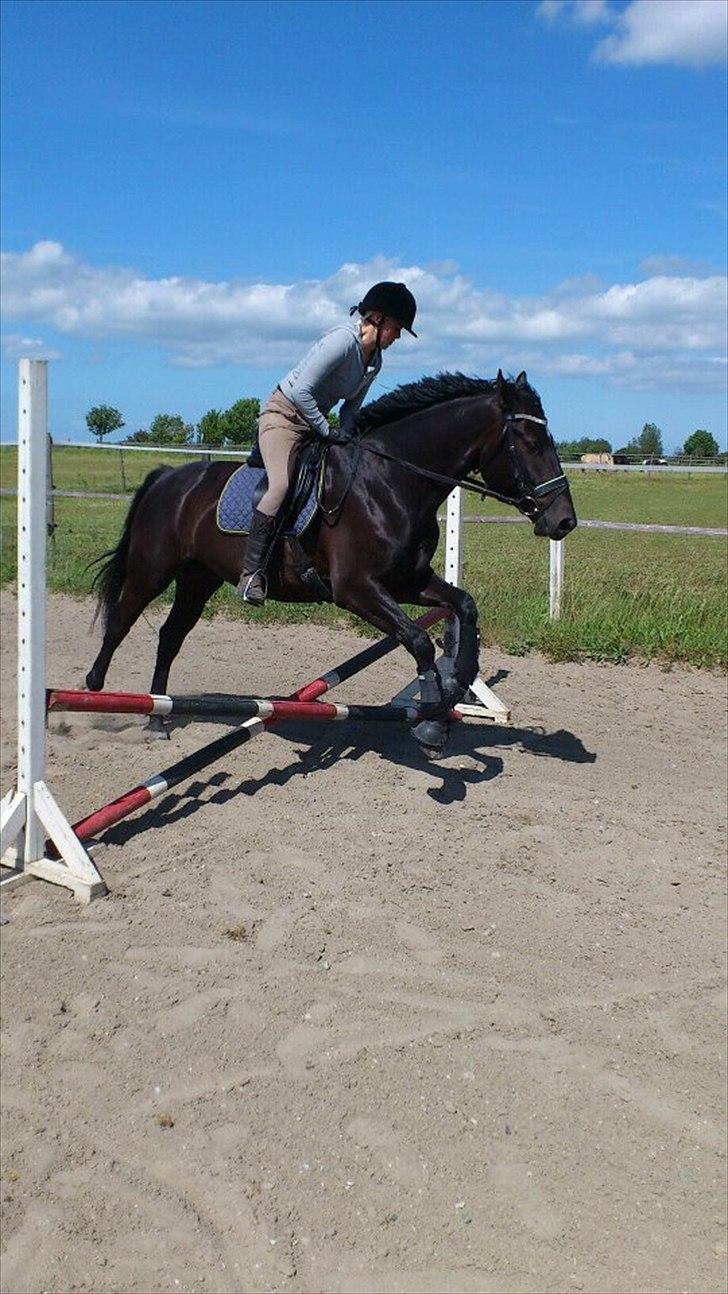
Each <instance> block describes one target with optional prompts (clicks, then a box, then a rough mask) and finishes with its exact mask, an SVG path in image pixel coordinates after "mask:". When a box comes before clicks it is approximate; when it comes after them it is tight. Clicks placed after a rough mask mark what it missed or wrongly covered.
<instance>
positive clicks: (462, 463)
mask: <svg viewBox="0 0 728 1294" xmlns="http://www.w3.org/2000/svg"><path fill="white" fill-rule="evenodd" d="M358 432H359V435H358V436H357V437H356V438H355V439H354V440H353V441H352V442H351V443H350V444H348V445H346V446H332V447H331V448H330V449H329V450H328V455H327V459H326V464H325V470H324V477H323V490H322V496H321V500H320V509H319V512H318V515H317V517H316V520H315V522H314V524H313V525H312V526H311V527H309V529H308V531H307V532H306V533H305V535H304V536H303V537H302V541H301V542H302V544H303V547H304V548H305V550H306V553H307V555H308V557H309V560H310V562H311V565H312V566H313V568H314V569H315V571H316V573H317V574H318V576H319V577H320V578H321V580H322V581H326V582H327V586H328V587H330V590H331V599H332V600H333V602H335V603H336V605H337V606H339V607H343V608H345V609H346V610H347V611H353V612H355V613H356V615H358V616H360V617H361V618H362V619H363V620H366V621H367V622H368V623H369V624H371V625H374V626H376V628H377V629H380V630H383V631H384V632H385V633H387V634H393V635H394V636H395V637H396V638H398V639H399V641H400V642H401V643H402V644H403V646H404V647H406V648H407V650H408V651H409V652H410V653H411V654H412V656H413V657H414V659H415V662H416V664H417V673H418V676H419V679H420V687H421V699H422V703H423V705H424V706H425V707H428V708H429V712H430V716H431V717H428V718H427V719H425V720H423V721H422V722H421V723H419V724H418V725H417V727H416V728H415V729H414V730H413V731H414V735H415V737H416V738H417V740H418V741H419V742H420V743H421V744H422V745H423V746H424V747H426V748H427V749H428V750H429V751H431V752H433V751H439V750H442V748H443V746H444V744H445V740H446V737H447V731H448V724H447V714H448V711H449V710H450V709H451V708H452V706H453V705H454V704H456V703H457V702H458V701H459V700H460V699H461V698H462V697H463V696H464V694H465V692H466V691H467V689H468V687H469V686H470V684H471V683H472V682H473V680H474V679H475V677H476V675H477V672H478V629H477V625H478V612H477V608H476V605H475V602H474V601H473V599H472V597H471V596H470V595H469V594H468V593H466V592H465V591H464V590H463V589H459V588H456V587H455V586H454V585H452V584H447V583H446V582H445V580H443V579H442V578H441V576H439V575H438V574H437V573H436V572H435V571H434V570H433V569H432V566H431V562H432V558H433V555H434V553H435V549H436V547H437V541H438V533H439V532H438V523H437V510H438V508H439V507H440V506H441V505H442V503H443V502H444V500H445V498H446V497H447V495H448V494H449V493H450V491H451V490H452V488H453V487H454V486H455V485H456V484H458V483H459V482H463V481H465V480H466V478H467V477H468V474H469V473H471V472H474V471H478V472H479V473H480V474H481V478H482V480H483V481H485V487H483V486H482V485H481V484H480V482H478V483H477V488H478V489H479V490H480V492H481V493H483V494H490V495H493V496H494V497H496V498H500V499H502V500H504V501H506V502H508V503H512V504H513V505H514V506H515V507H517V508H519V509H520V510H521V512H524V513H525V514H526V515H527V516H528V517H529V518H530V520H531V521H532V523H533V529H534V533H535V534H536V535H540V536H548V537H549V538H551V539H563V538H564V536H565V535H567V534H568V533H569V531H571V530H573V529H574V526H575V525H576V516H575V513H574V507H573V504H572V501H571V495H570V493H569V487H568V484H567V481H566V478H565V477H564V475H563V473H562V471H561V465H560V463H559V459H558V455H557V453H556V448H555V446H554V442H553V440H552V438H551V436H550V434H549V432H548V428H547V424H546V418H545V416H544V412H543V408H542V406H541V401H540V399H539V397H538V395H537V393H536V392H535V391H534V390H533V388H532V387H531V386H529V384H528V382H527V380H526V374H525V373H521V374H520V375H519V376H518V377H517V378H516V380H515V381H512V380H507V379H506V378H504V377H503V375H502V373H500V372H499V373H498V376H497V378H496V379H495V380H494V381H486V380H484V379H479V378H468V377H464V376H463V375H462V374H460V373H454V374H441V375H440V376H439V377H436V378H423V379H422V380H421V381H419V382H414V383H411V384H409V385H407V386H403V387H400V388H399V389H398V390H396V391H394V392H392V393H391V394H389V395H385V396H384V397H383V398H382V399H380V400H377V401H375V402H374V403H372V404H370V405H368V406H366V407H365V408H364V409H363V410H362V413H361V414H360V417H359V424H358ZM237 467H238V464H236V463H229V462H227V463H226V462H220V463H212V464H205V463H191V464H187V465H186V466H184V467H180V468H169V467H159V468H157V469H156V470H155V471H153V472H150V474H149V475H148V476H147V478H146V480H144V481H143V483H142V484H141V485H140V487H139V489H138V490H137V492H136V494H135V496H134V498H133V500H132V503H131V506H130V508H129V512H128V515H127V518H126V522H125V525H124V530H123V533H122V535H121V538H120V540H119V543H118V544H117V546H116V548H115V549H113V550H112V551H111V552H110V553H105V554H103V556H102V557H101V558H99V559H98V560H99V562H100V563H103V564H102V565H101V566H100V569H99V571H98V573H97V576H96V579H95V584H96V587H97V589H98V593H99V606H100V608H101V609H102V610H103V613H104V626H105V632H104V640H103V644H102V647H101V651H100V652H99V655H98V657H97V658H96V660H95V661H94V664H93V666H92V668H91V670H90V671H89V673H88V675H87V677H86V683H87V686H88V687H89V688H90V689H91V691H99V690H100V689H101V688H102V687H103V685H104V680H105V678H106V673H107V670H108V668H109V663H110V661H111V658H112V656H113V654H114V652H115V650H116V648H117V647H118V646H119V643H120V642H121V641H122V640H123V638H125V636H126V634H127V633H128V632H129V630H130V629H131V627H132V625H133V624H134V622H135V621H136V620H137V618H138V617H139V615H140V614H141V613H142V611H143V610H144V608H145V607H146V606H148V605H149V603H150V602H151V601H152V600H153V599H154V598H156V597H158V596H159V594H160V593H162V592H163V591H164V589H166V588H167V586H168V584H170V582H171V581H172V580H173V579H174V580H176V592H175V597H174V602H173V605H172V609H171V611H170V613H169V616H168V617H167V619H166V621H165V623H164V624H163V626H162V628H161V630H160V633H159V647H158V651H157V661H156V665H155V669H154V675H153V678H152V683H151V689H150V690H151V691H152V692H153V693H165V692H166V691H167V683H168V678H169V671H170V666H171V664H172V661H173V660H174V658H175V656H176V655H177V653H178V651H179V650H180V647H181V646H182V643H183V642H184V639H185V638H186V636H187V634H188V633H189V632H190V629H192V628H193V626H194V625H195V624H196V623H197V621H198V620H199V618H200V615H201V614H202V610H203V607H204V606H205V603H206V602H207V600H208V598H210V597H211V596H212V594H213V593H214V592H215V591H216V590H217V589H219V588H220V587H221V585H222V584H223V583H224V582H225V581H226V580H227V581H228V582H229V583H231V584H235V583H236V582H237V579H238V576H239V574H240V571H241V568H242V563H243V553H244V549H245V538H244V537H243V536H236V535H228V534H223V533H222V532H221V531H220V530H219V529H218V526H217V523H216V507H217V501H218V498H219V496H220V492H221V490H222V488H223V486H224V484H225V482H226V481H227V480H228V478H229V476H230V475H231V473H232V472H234V471H235V470H236V468H237ZM472 484H474V483H472V482H471V485H472ZM269 596H271V597H273V598H276V599H278V600H279V601H283V602H310V601H312V600H319V599H320V593H319V594H318V595H317V594H316V593H312V592H311V590H310V589H309V588H308V587H307V586H306V585H304V584H303V583H302V581H301V575H300V561H298V562H297V561H294V556H293V554H292V553H291V552H290V551H289V547H288V544H287V543H286V544H285V545H284V548H283V551H282V552H281V553H280V554H279V557H278V559H277V561H276V563H275V565H274V567H273V568H272V569H271V570H270V572H269ZM401 602H407V603H414V604H416V605H418V606H423V607H430V606H440V605H442V606H446V607H449V608H451V610H452V611H453V613H454V615H455V617H456V619H457V628H458V633H457V635H456V641H457V651H456V655H455V658H454V661H453V662H452V665H451V668H450V670H449V672H448V671H446V672H445V673H444V674H443V673H442V672H438V670H437V669H436V668H435V653H434V647H433V644H432V641H431V639H430V637H429V635H428V634H427V633H426V631H425V630H423V629H421V628H420V627H418V626H417V625H415V624H414V623H413V622H412V620H410V618H409V617H408V616H406V615H405V613H404V612H403V611H402V609H401V607H400V605H399V604H400V603H401Z"/></svg>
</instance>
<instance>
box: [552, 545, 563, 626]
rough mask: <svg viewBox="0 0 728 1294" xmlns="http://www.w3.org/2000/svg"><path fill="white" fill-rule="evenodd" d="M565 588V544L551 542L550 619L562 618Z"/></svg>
mask: <svg viewBox="0 0 728 1294" xmlns="http://www.w3.org/2000/svg"><path fill="white" fill-rule="evenodd" d="M563 588H564V542H563V540H556V539H550V540H549V619H550V620H558V619H559V618H560V616H561V595H562V592H563Z"/></svg>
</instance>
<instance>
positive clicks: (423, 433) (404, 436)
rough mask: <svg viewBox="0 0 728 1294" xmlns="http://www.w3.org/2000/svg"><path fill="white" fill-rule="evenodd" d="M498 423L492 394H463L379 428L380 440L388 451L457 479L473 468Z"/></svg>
mask: <svg viewBox="0 0 728 1294" xmlns="http://www.w3.org/2000/svg"><path fill="white" fill-rule="evenodd" d="M500 425H501V416H500V412H499V410H498V409H497V408H496V406H495V403H494V401H493V399H492V397H490V396H488V397H484V398H478V397H472V396H470V397H467V396H466V397H463V398H461V399H458V400H448V401H447V403H445V404H438V405H433V406H432V408H430V409H427V410H425V412H424V413H419V414H416V415H414V416H412V417H409V418H403V419H402V421H401V422H395V423H390V425H389V426H388V427H387V428H382V432H383V433H384V434H382V436H381V444H382V447H383V448H384V449H386V450H387V452H388V453H392V454H396V455H397V456H398V457H399V458H404V459H407V460H408V461H409V462H410V463H416V464H417V466H418V467H423V468H425V469H426V470H428V471H431V472H442V473H443V474H446V475H448V476H453V477H456V478H457V479H458V480H461V479H462V477H464V476H467V474H468V472H471V471H472V470H473V469H474V467H475V466H476V464H477V462H478V460H479V458H480V456H481V454H482V452H483V449H484V448H485V447H486V444H487V442H488V440H489V439H491V438H493V439H495V437H496V436H497V435H498V432H499V431H500Z"/></svg>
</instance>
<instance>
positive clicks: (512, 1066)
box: [2, 597, 726, 1294]
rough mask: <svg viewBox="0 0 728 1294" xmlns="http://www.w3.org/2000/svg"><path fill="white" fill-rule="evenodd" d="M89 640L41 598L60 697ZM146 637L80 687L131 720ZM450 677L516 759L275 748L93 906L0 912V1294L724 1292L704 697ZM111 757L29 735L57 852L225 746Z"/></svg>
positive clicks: (380, 731)
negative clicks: (53, 802)
mask: <svg viewBox="0 0 728 1294" xmlns="http://www.w3.org/2000/svg"><path fill="white" fill-rule="evenodd" d="M14 615H15V612H14V604H13V602H12V599H6V601H5V610H4V614H3V631H4V646H5V652H4V669H3V692H2V699H3V702H4V713H5V720H4V725H3V746H2V750H3V766H4V767H3V786H4V788H7V786H8V785H10V784H12V783H13V782H14V780H15V725H14V705H15V701H14V659H13V658H14V637H13V635H14ZM90 619H91V605H90V604H89V603H85V602H74V601H72V600H70V599H67V598H62V597H54V598H52V599H51V600H50V611H49V639H50V647H49V662H50V663H49V680H50V681H51V682H52V683H54V684H55V685H56V686H67V687H68V686H70V687H73V686H78V685H80V682H81V679H82V675H83V671H84V670H85V669H86V668H87V667H88V665H89V664H90V661H91V659H92V657H93V655H94V654H95V648H96V643H97V638H96V637H93V638H91V637H89V632H88V626H89V624H90ZM159 622H160V617H159V616H157V615H152V616H149V617H148V618H147V619H146V620H145V621H143V622H141V623H140V624H139V625H138V626H137V628H136V629H135V631H134V632H133V634H132V636H131V638H130V639H129V640H128V641H127V643H126V644H125V645H124V647H123V648H122V650H121V651H120V652H119V654H118V656H117V658H116V660H115V662H114V664H113V666H112V671H111V674H110V677H109V680H108V686H110V687H117V688H126V689H132V690H133V689H139V690H145V689H146V688H147V687H148V684H149V679H150V676H151V665H152V656H153V650H154V645H155V640H156V628H157V626H158V624H159ZM362 645H363V644H362V640H361V639H360V638H357V637H356V636H354V635H353V634H351V633H348V632H343V631H332V630H328V629H322V628H296V629H293V628H278V629H272V630H267V631H264V630H262V629H261V628H259V627H256V626H255V623H254V619H253V617H252V615H251V623H250V626H249V627H248V626H244V625H241V624H240V623H239V622H235V623H233V622H231V621H226V620H225V619H223V618H218V619H216V620H215V621H213V622H210V623H206V624H202V625H200V626H199V627H198V628H197V629H196V630H195V633H194V634H193V636H192V638H191V639H190V640H189V641H188V643H187V645H186V647H185V649H184V650H183V653H182V655H181V657H180V660H179V662H178V664H177V666H176V669H175V671H174V672H173V677H172V687H171V690H172V691H202V690H209V691H239V692H246V691H253V692H257V693H260V694H265V693H266V692H268V691H270V692H273V693H277V694H283V693H285V692H287V691H290V690H292V689H293V688H295V687H296V686H298V685H300V684H301V683H303V682H306V681H308V680H309V679H310V678H313V677H316V676H317V675H318V674H319V673H320V672H321V671H322V670H325V669H328V668H331V667H332V666H333V665H334V664H336V663H338V662H339V661H341V660H343V659H345V658H346V657H347V656H348V655H349V654H351V653H352V652H353V651H356V650H359V649H360V648H361V646H362ZM482 670H483V675H484V677H485V678H486V679H487V678H488V677H489V676H491V677H492V676H493V675H496V674H497V675H498V682H497V684H496V686H497V690H498V691H499V693H500V695H501V696H502V697H503V699H504V700H505V701H506V702H507V703H508V704H509V705H510V706H511V707H512V710H513V723H512V726H511V727H510V728H494V727H492V726H483V725H470V724H469V725H467V726H466V725H460V726H459V727H458V728H457V730H456V731H455V734H454V736H453V738H452V742H451V746H450V750H449V753H448V756H447V758H446V759H445V760H444V762H442V763H440V764H428V763H426V762H425V761H424V759H423V758H422V757H421V755H420V754H419V753H418V751H417V749H416V747H415V745H414V743H413V742H412V739H411V738H410V737H409V736H408V734H407V733H406V731H404V730H397V729H392V728H386V727H384V726H377V727H373V726H370V727H364V726H363V725H360V726H358V727H346V726H330V727H320V728H316V729H314V728H312V727H304V726H303V725H298V726H294V725H292V724H289V725H286V726H285V727H283V726H281V727H279V728H277V729H276V730H275V732H271V733H267V734H265V735H264V736H262V737H260V738H259V739H258V740H256V741H253V742H251V743H250V744H249V745H247V746H244V747H243V748H242V749H241V750H240V751H238V752H236V753H235V754H233V755H230V756H228V757H227V758H226V759H224V760H223V761H222V762H221V763H220V764H218V765H216V766H215V767H213V768H211V769H210V770H209V772H206V773H203V774H201V775H199V776H198V777H197V778H196V779H195V780H194V781H193V782H192V783H191V784H188V785H184V786H182V787H180V788H179V789H178V790H176V791H173V792H171V793H169V794H168V795H166V796H165V797H163V798H162V799H161V800H159V801H158V802H156V804H153V805H151V806H150V807H149V808H148V809H147V810H145V811H142V812H140V813H139V814H137V815H136V816H135V817H133V818H130V819H129V820H127V821H126V822H124V823H121V824H119V825H118V826H117V827H115V828H113V829H112V830H111V831H110V832H109V833H108V834H107V836H106V841H107V847H106V848H105V849H103V850H102V851H101V852H100V853H98V854H97V855H96V861H97V864H98V865H99V867H100V868H101V870H102V872H103V874H104V876H105V878H106V880H107V883H108V885H109V887H110V890H111V893H110V896H109V897H108V898H107V899H105V900H102V901H99V902H95V903H93V904H91V905H90V906H88V907H82V906H80V905H79V904H77V903H76V902H75V900H74V899H73V898H72V897H71V895H70V894H69V893H68V892H67V891H65V890H61V889H56V888H54V887H51V886H48V885H45V884H43V883H41V882H36V881H31V882H27V883H24V884H21V885H15V886H14V887H13V888H12V890H11V891H10V892H9V893H7V892H5V891H4V892H3V914H4V921H5V924H4V925H3V930H2V936H3V946H4V956H3V972H4V989H3V997H2V1015H3V1036H2V1038H3V1072H2V1076H3V1136H2V1152H3V1191H2V1196H3V1213H4V1222H3V1231H2V1239H3V1251H4V1252H3V1260H2V1289H3V1290H4V1291H5V1292H6V1294H22V1292H23V1291H70V1290H83V1291H154V1292H156V1291H172V1292H177V1291H179V1292H180V1294H182V1292H183V1291H220V1292H223V1291H277V1290H290V1291H332V1292H338V1291H342V1292H343V1291H392V1292H394V1291H412V1292H413V1294H414V1292H419V1291H422V1292H428V1291H505V1292H508V1291H519V1290H523V1291H570V1290H588V1291H642V1290H649V1291H718V1290H722V1289H723V1287H724V1283H725V1270H726V1248H725V1234H724V1229H723V1221H724V1217H723V1199H724V1176H723V1173H724V1162H725V1160H724V1150H725V1141H724V1133H723V1128H724V1113H725V1111H724V1101H723V1094H724V1066H723V1054H724V1044H723V1026H724V1019H725V1017H724V995H723V984H724V898H723V895H724V885H723V871H724V863H725V807H726V806H725V785H726V770H725V721H724V716H725V684H724V680H723V679H722V678H719V677H717V676H715V675H711V674H705V673H700V672H697V671H692V670H691V671H688V670H681V669H675V670H673V671H672V672H670V673H665V672H662V671H661V670H659V669H658V668H655V667H648V668H637V667H629V668H625V667H611V666H598V665H584V666H578V665H573V664H569V665H554V664H551V663H549V662H547V661H544V660H542V659H540V658H538V657H534V656H530V657H526V658H517V657H508V656H505V655H504V654H503V653H502V652H493V651H490V650H488V651H484V652H483V654H482ZM410 676H411V669H410V665H409V661H408V658H407V657H406V656H405V654H404V652H399V653H397V654H396V656H392V657H390V658H389V659H388V660H385V661H382V662H380V663H379V664H378V665H376V666H375V667H373V668H372V669H371V670H369V671H368V672H367V673H366V674H363V675H362V676H360V677H359V678H358V679H356V680H353V681H352V682H350V683H348V684H345V685H343V686H342V687H341V689H340V699H341V700H361V701H369V702H381V701H385V700H387V699H389V697H390V696H391V695H392V694H393V693H394V692H396V691H397V690H398V688H399V687H401V686H402V685H404V684H405V683H406V682H407V681H408V679H409V678H410ZM143 723H144V721H143V720H141V719H137V718H124V717H103V716H102V717H98V718H93V717H85V716H81V715H66V716H58V717H55V718H54V719H53V720H52V722H51V725H50V733H49V742H48V745H49V751H48V781H49V783H50V785H51V787H52V789H53V791H54V793H55V794H56V797H57V798H58V800H59V801H60V803H61V804H62V806H63V807H64V810H65V811H66V813H67V814H68V816H69V818H70V819H71V820H75V819H76V818H78V817H80V816H83V815H85V814H86V813H88V812H90V811H91V810H92V809H94V808H97V807H98V806H100V805H101V804H103V803H105V802H106V801H107V800H110V799H112V798H115V797H116V796H117V795H119V794H120V793H121V792H123V791H125V790H127V789H129V788H130V787H132V786H133V785H135V784H136V783H137V782H138V781H141V780H145V779H146V778H148V777H150V776H151V775H152V774H153V773H155V772H158V771H160V770H161V769H162V768H164V767H165V766H167V765H169V764H171V763H173V762H174V761H175V760H177V759H179V758H181V757H182V756H183V755H185V754H188V753H190V752H192V751H193V750H195V749H196V748H197V747H198V746H200V745H202V744H203V743H204V742H205V741H207V740H210V739H211V738H212V737H214V736H217V735H220V734H221V733H223V732H224V731H225V730H226V725H225V724H221V723H217V724H213V723H210V724H186V725H181V726H178V727H177V728H176V729H175V730H174V733H173V736H172V739H171V741H169V742H159V741H156V742H152V741H150V740H149V739H148V738H147V737H146V736H145V735H144V731H143Z"/></svg>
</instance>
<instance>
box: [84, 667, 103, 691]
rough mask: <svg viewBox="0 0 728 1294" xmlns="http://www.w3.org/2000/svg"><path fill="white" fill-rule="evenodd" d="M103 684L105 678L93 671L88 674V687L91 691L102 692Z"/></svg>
mask: <svg viewBox="0 0 728 1294" xmlns="http://www.w3.org/2000/svg"><path fill="white" fill-rule="evenodd" d="M103 686H104V684H103V679H99V678H97V676H96V675H95V674H94V673H93V672H92V671H90V672H89V673H88V674H87V675H86V687H87V688H88V690H89V692H100V691H101V689H102V687H103Z"/></svg>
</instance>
